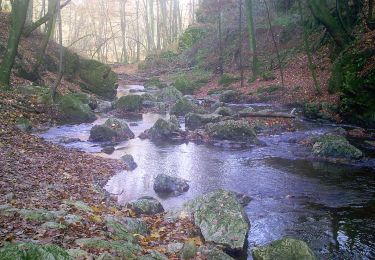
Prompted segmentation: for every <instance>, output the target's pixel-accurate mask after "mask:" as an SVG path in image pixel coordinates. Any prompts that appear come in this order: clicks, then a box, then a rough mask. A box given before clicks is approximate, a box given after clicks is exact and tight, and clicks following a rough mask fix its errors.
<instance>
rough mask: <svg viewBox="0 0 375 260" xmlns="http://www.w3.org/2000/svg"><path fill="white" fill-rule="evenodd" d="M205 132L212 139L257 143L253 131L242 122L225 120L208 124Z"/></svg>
mask: <svg viewBox="0 0 375 260" xmlns="http://www.w3.org/2000/svg"><path fill="white" fill-rule="evenodd" d="M205 130H206V133H207V134H208V135H209V136H210V137H211V138H213V139H218V140H230V141H239V142H250V143H255V142H257V141H258V139H257V137H256V134H255V131H254V129H253V128H252V127H251V126H250V125H249V124H248V123H247V122H246V121H243V120H240V121H235V120H227V121H222V122H218V123H212V124H208V125H207V126H206V129H205Z"/></svg>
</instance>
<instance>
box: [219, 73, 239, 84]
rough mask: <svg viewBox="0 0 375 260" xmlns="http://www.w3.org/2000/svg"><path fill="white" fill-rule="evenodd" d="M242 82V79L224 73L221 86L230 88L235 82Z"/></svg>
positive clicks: (220, 80) (220, 81) (220, 82)
mask: <svg viewBox="0 0 375 260" xmlns="http://www.w3.org/2000/svg"><path fill="white" fill-rule="evenodd" d="M239 80H240V77H237V76H235V75H231V74H226V73H224V74H223V75H222V76H221V77H220V79H219V84H220V85H223V86H229V85H231V84H232V83H234V82H237V81H239Z"/></svg>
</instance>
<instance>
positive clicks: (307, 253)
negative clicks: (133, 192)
mask: <svg viewBox="0 0 375 260" xmlns="http://www.w3.org/2000/svg"><path fill="white" fill-rule="evenodd" d="M252 255H253V258H254V260H284V259H288V260H315V259H316V257H315V255H314V253H313V252H312V250H311V249H310V248H309V247H308V245H307V244H306V243H305V242H304V241H301V240H297V239H293V238H283V239H280V240H276V241H274V242H272V243H271V244H269V245H267V246H261V247H256V248H254V249H253V250H252Z"/></svg>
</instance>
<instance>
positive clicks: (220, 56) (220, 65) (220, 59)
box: [217, 6, 224, 75]
mask: <svg viewBox="0 0 375 260" xmlns="http://www.w3.org/2000/svg"><path fill="white" fill-rule="evenodd" d="M219 8H220V10H219V15H218V17H217V20H218V21H217V23H218V29H219V30H218V38H219V68H218V69H219V74H220V75H223V73H224V66H223V41H222V38H223V36H222V30H221V20H222V19H221V16H222V10H221V7H220V6H219Z"/></svg>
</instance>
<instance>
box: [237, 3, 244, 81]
mask: <svg viewBox="0 0 375 260" xmlns="http://www.w3.org/2000/svg"><path fill="white" fill-rule="evenodd" d="M239 9H240V10H239V21H238V24H239V26H238V33H239V47H238V53H239V58H240V72H241V88H242V87H243V81H244V75H243V64H242V63H243V62H242V0H240V4H239Z"/></svg>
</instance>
